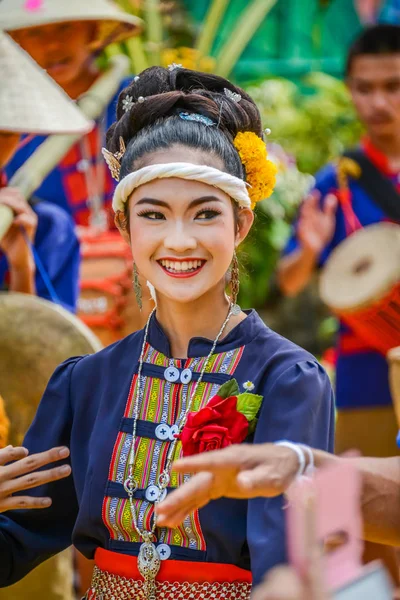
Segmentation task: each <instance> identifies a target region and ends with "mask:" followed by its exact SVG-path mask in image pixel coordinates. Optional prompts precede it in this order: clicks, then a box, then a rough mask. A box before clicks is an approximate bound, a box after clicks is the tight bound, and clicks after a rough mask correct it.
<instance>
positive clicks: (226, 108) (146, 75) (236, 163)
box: [107, 67, 262, 179]
mask: <svg viewBox="0 0 400 600" xmlns="http://www.w3.org/2000/svg"><path fill="white" fill-rule="evenodd" d="M225 90H230V91H231V92H233V93H234V94H240V96H241V100H240V101H239V102H235V100H234V99H233V98H232V97H230V95H229V93H228V94H226V92H225ZM127 103H129V104H131V106H130V108H128V110H126V111H125V107H126V104H127ZM181 112H188V113H196V114H200V115H203V116H205V117H208V118H209V119H212V121H213V122H214V123H215V125H214V126H207V125H204V124H203V123H199V122H195V121H187V120H183V119H182V118H181V117H179V113H181ZM117 119H118V120H117V121H116V123H114V124H113V125H112V126H111V127H110V129H109V130H108V132H107V149H108V150H110V151H111V152H113V153H114V152H118V151H119V149H120V141H119V140H120V137H122V138H123V140H124V142H125V145H126V152H125V154H124V157H123V159H122V163H121V173H120V178H121V179H122V178H123V177H125V176H126V175H127V174H128V173H130V172H131V171H132V170H133V168H134V167H135V169H138V168H140V167H141V166H144V165H143V164H141V163H140V159H141V158H143V157H145V156H146V155H147V154H150V153H152V152H155V151H157V150H162V149H167V148H170V147H171V146H173V145H175V144H177V145H178V144H179V145H184V146H188V147H190V148H196V149H200V150H204V152H206V153H208V154H211V155H213V156H218V157H219V158H221V159H222V161H223V163H224V165H225V169H226V171H227V172H228V173H230V174H231V175H235V176H236V177H240V178H242V179H245V172H244V168H243V165H242V164H241V161H240V157H239V154H238V152H237V151H236V149H235V147H234V145H233V139H234V137H235V136H236V134H237V133H238V132H239V131H252V132H254V133H256V134H257V135H259V136H260V137H262V126H261V118H260V113H259V111H258V108H257V106H256V105H255V104H254V102H253V100H252V99H251V98H250V96H249V95H248V94H246V92H244V91H243V90H242V89H240V88H238V87H236V86H234V85H233V84H232V83H230V82H229V81H227V80H226V79H223V78H222V77H218V76H217V75H210V74H208V73H200V72H198V71H191V70H189V69H183V68H179V67H177V68H175V69H173V70H172V71H170V70H168V69H164V68H162V67H151V68H149V69H146V70H145V71H143V72H142V73H140V75H139V77H135V78H134V79H133V80H132V82H131V83H130V85H128V87H126V88H125V89H124V90H123V91H122V92H121V94H120V96H119V99H118V107H117Z"/></svg>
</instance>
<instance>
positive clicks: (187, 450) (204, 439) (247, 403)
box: [179, 379, 262, 456]
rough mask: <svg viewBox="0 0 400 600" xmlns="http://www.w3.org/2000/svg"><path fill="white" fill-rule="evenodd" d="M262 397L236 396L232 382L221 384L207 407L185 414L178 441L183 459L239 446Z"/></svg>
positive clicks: (235, 386) (253, 419)
mask: <svg viewBox="0 0 400 600" xmlns="http://www.w3.org/2000/svg"><path fill="white" fill-rule="evenodd" d="M261 402H262V396H257V395H256V394H250V393H248V392H246V393H244V394H240V393H239V386H238V384H237V382H236V381H235V379H232V380H230V381H228V382H227V383H224V385H223V386H221V388H220V389H219V390H218V393H217V394H216V396H213V397H212V398H211V399H210V400H209V402H208V404H207V406H205V407H204V408H201V409H200V410H199V411H198V412H191V413H189V415H188V417H187V420H186V424H185V426H184V428H183V429H182V431H181V433H180V435H179V439H180V441H181V442H182V451H183V455H184V456H190V455H192V454H199V453H200V452H210V451H211V450H219V449H220V448H226V447H227V446H230V445H231V444H240V442H243V441H244V440H245V439H246V437H247V436H248V435H249V433H251V431H252V428H253V426H254V424H255V423H254V422H255V420H256V416H257V413H258V411H259V409H260V406H261Z"/></svg>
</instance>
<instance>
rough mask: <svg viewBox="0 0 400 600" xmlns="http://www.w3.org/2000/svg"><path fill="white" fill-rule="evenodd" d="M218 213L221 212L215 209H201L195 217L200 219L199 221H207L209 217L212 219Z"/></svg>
mask: <svg viewBox="0 0 400 600" xmlns="http://www.w3.org/2000/svg"><path fill="white" fill-rule="evenodd" d="M220 214H221V213H220V212H218V211H217V210H211V209H209V210H202V211H201V212H199V213H197V215H196V219H200V220H201V221H209V220H210V219H214V218H215V217H217V216H218V215H220Z"/></svg>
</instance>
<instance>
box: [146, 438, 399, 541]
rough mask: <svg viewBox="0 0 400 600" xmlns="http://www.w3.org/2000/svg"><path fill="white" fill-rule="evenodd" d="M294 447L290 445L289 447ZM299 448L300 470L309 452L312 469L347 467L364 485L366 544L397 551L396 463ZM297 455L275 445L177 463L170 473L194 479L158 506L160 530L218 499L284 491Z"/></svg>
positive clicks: (243, 447)
mask: <svg viewBox="0 0 400 600" xmlns="http://www.w3.org/2000/svg"><path fill="white" fill-rule="evenodd" d="M293 446H294V445H293ZM298 448H300V452H301V448H303V454H304V456H305V459H304V460H305V464H304V467H305V468H304V470H306V469H307V467H308V465H309V463H310V456H311V455H310V453H311V452H312V457H313V462H314V465H315V467H316V468H320V467H325V466H329V465H331V464H333V463H335V462H336V461H341V460H346V461H350V462H351V463H352V464H353V466H354V467H356V468H357V469H359V471H360V473H361V476H362V480H363V487H362V494H361V510H362V515H363V519H364V538H365V539H366V540H368V541H372V542H377V543H381V544H387V545H390V546H400V511H399V510H398V506H399V497H400V457H399V456H393V457H389V458H369V457H364V456H360V457H358V456H356V457H351V458H350V457H349V458H344V457H339V456H334V455H333V454H329V453H328V452H324V451H322V450H316V449H315V448H313V449H311V448H308V447H307V446H301V445H300V446H298ZM300 467H301V464H300V463H299V455H298V453H296V451H295V449H294V447H292V445H290V447H285V446H282V445H279V444H256V445H246V444H240V445H234V446H229V447H228V448H224V449H223V450H218V451H215V452H206V453H203V454H197V455H195V456H189V457H187V458H183V459H181V460H179V461H177V462H176V463H175V464H174V465H173V470H175V471H177V472H179V473H183V472H185V473H188V472H189V473H194V476H193V477H192V478H191V479H190V481H188V482H187V483H185V484H184V485H183V486H182V487H180V488H179V489H178V490H176V491H174V492H173V493H172V494H170V495H168V496H167V498H166V499H165V500H164V501H163V502H162V503H161V504H159V505H158V506H157V513H158V522H159V524H160V525H165V526H168V527H170V526H173V525H174V524H176V523H180V522H181V521H182V520H183V519H184V517H185V516H186V515H187V514H188V513H189V512H191V511H193V510H195V509H197V508H200V507H202V506H204V505H205V504H207V502H209V501H210V500H214V499H216V498H220V497H222V496H225V497H231V498H255V497H257V496H265V497H272V496H277V495H279V494H282V493H284V492H285V490H287V488H288V487H289V485H290V484H291V483H292V482H293V480H294V478H295V477H296V475H298V473H299V468H300Z"/></svg>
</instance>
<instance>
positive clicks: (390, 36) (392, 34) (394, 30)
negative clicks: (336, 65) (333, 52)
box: [346, 24, 400, 75]
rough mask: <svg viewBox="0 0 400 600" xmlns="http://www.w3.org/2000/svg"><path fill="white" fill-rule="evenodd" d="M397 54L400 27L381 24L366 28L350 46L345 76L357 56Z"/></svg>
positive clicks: (399, 43) (399, 48)
mask: <svg viewBox="0 0 400 600" xmlns="http://www.w3.org/2000/svg"><path fill="white" fill-rule="evenodd" d="M398 53H400V26H398V25H389V24H381V25H372V26H371V27H367V28H366V29H364V31H362V33H361V34H360V35H359V36H358V37H357V38H356V40H355V41H354V42H353V43H352V45H351V46H350V49H349V53H348V56H347V63H346V75H350V71H351V67H352V65H353V62H354V60H355V59H356V58H357V57H358V56H361V55H363V54H372V55H375V56H376V55H378V54H398Z"/></svg>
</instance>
